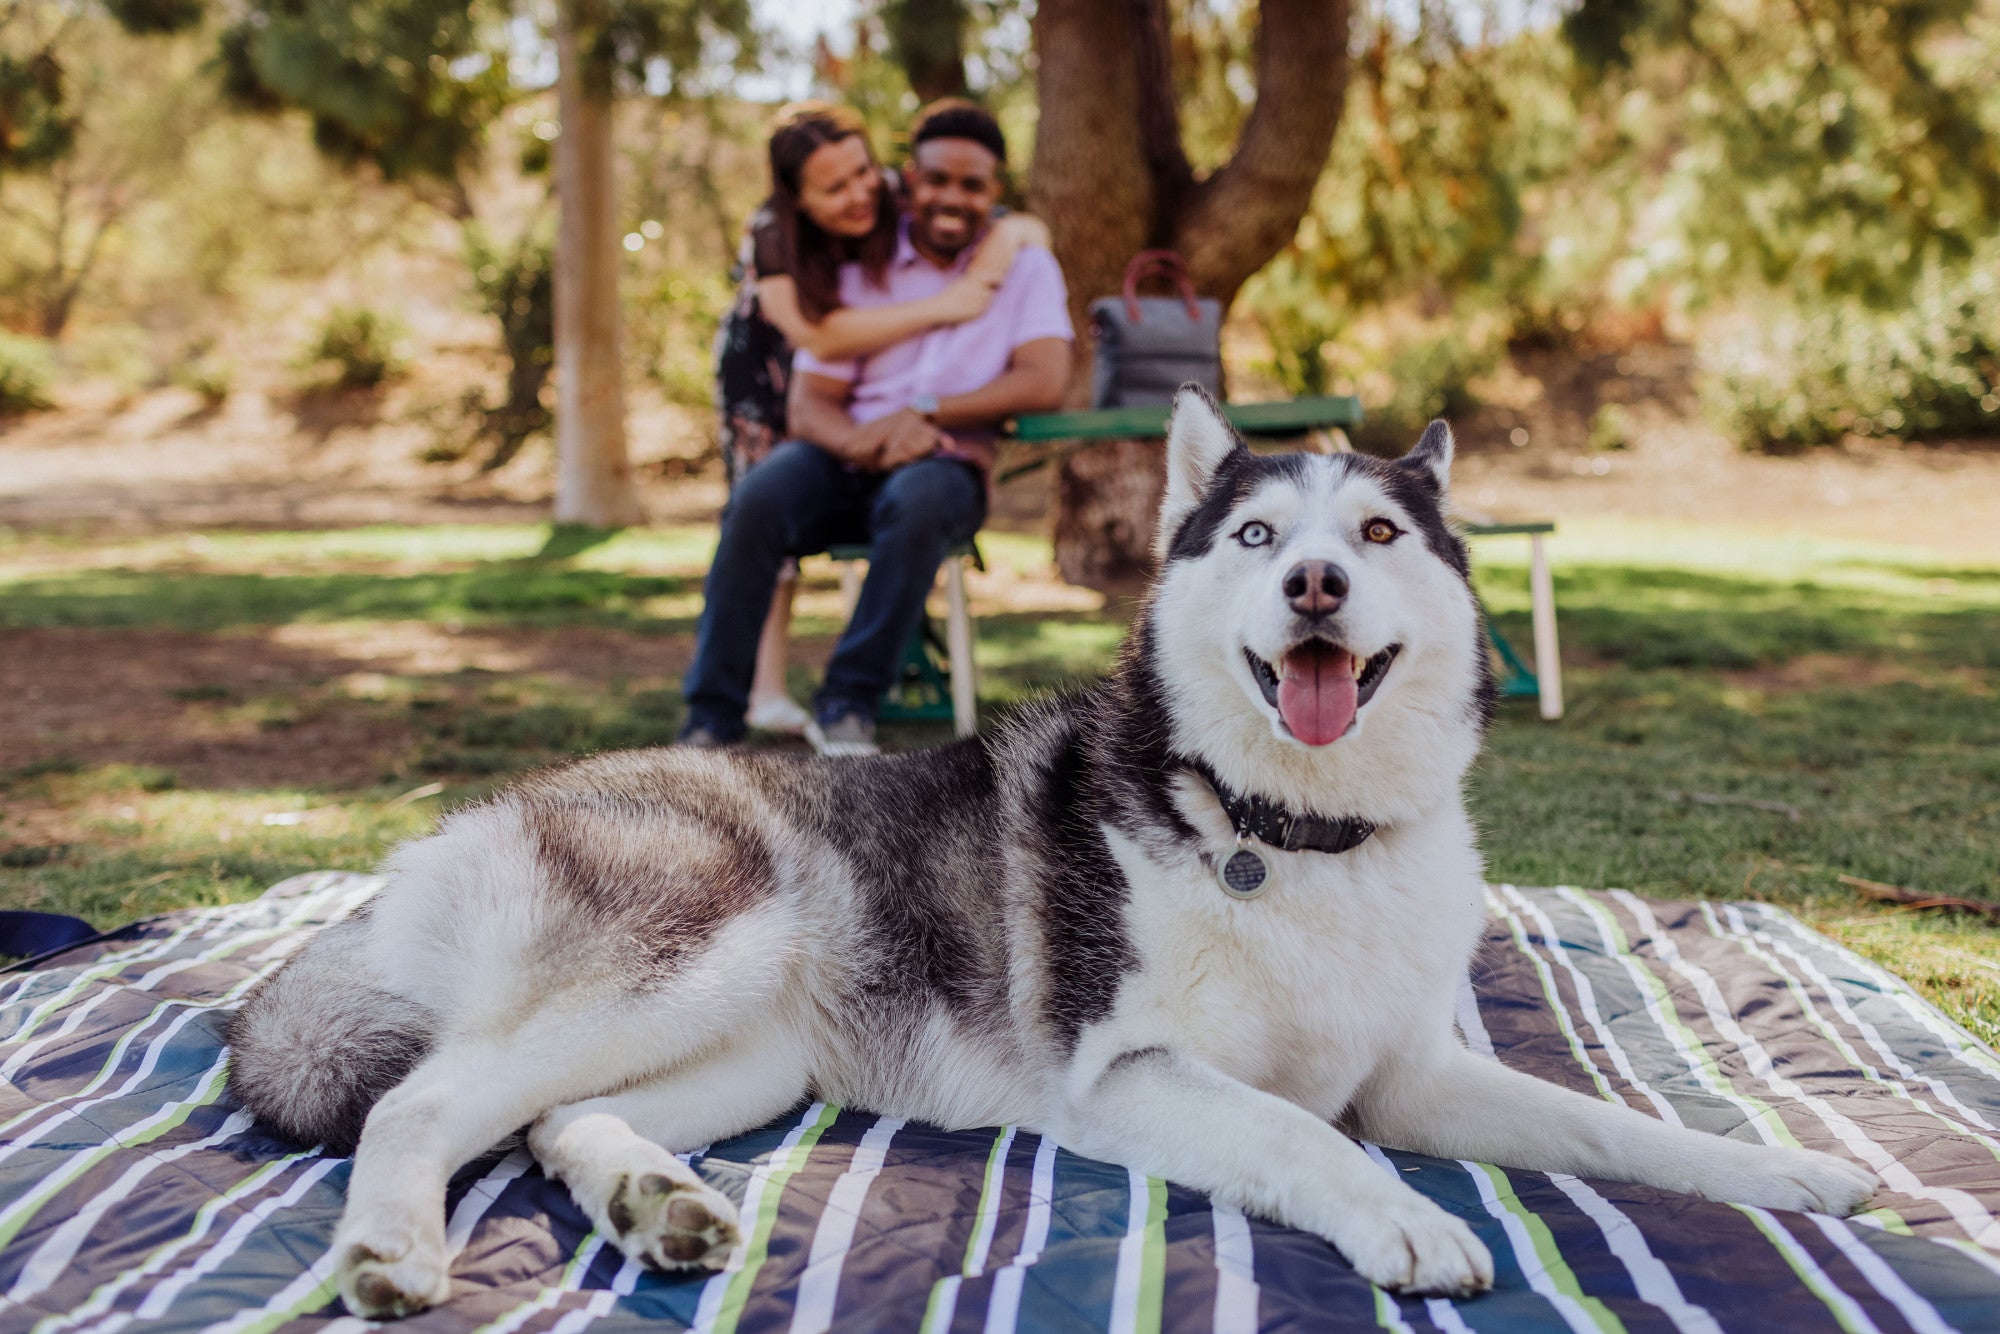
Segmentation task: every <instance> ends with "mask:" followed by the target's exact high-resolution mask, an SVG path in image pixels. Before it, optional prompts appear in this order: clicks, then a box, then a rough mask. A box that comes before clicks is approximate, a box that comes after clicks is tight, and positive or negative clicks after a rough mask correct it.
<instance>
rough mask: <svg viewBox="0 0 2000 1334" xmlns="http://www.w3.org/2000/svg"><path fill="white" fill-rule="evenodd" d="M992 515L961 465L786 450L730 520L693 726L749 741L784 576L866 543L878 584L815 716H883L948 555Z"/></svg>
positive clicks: (710, 587) (744, 492)
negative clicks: (786, 569) (755, 692)
mask: <svg viewBox="0 0 2000 1334" xmlns="http://www.w3.org/2000/svg"><path fill="white" fill-rule="evenodd" d="M985 518H986V487H985V484H984V482H983V481H982V480H981V478H980V476H979V472H978V470H977V469H976V468H974V467H972V465H970V464H968V463H963V462H960V461H959V460H957V459H919V460H917V462H915V463H910V464H905V465H904V466H903V467H901V468H898V469H896V470H895V471H894V472H890V473H879V472H862V471H860V470H858V469H855V468H850V467H848V466H847V465H846V464H844V463H842V462H841V461H840V460H838V459H836V458H834V457H833V455H831V454H828V453H827V452H826V451H825V450H823V449H820V448H819V447H818V446H816V445H809V444H807V443H805V442H804V441H803V440H788V441H786V442H785V443H784V444H782V445H779V446H778V447H777V448H776V449H774V450H772V451H771V454H770V456H769V457H768V458H766V459H765V460H764V461H763V462H762V463H759V464H758V465H757V466H756V467H754V468H752V469H751V470H750V471H749V472H748V473H746V474H745V475H744V477H743V480H742V481H741V482H739V483H738V484H737V486H736V492H735V494H734V495H733V496H732V497H731V498H730V501H729V508H728V510H727V511H726V512H725V513H724V514H723V518H722V541H721V544H720V545H718V546H717V547H716V551H715V563H714V564H712V565H710V566H709V568H708V581H707V583H706V584H704V585H703V587H702V598H703V602H702V609H701V625H700V628H699V630H698V632H697V640H696V643H695V651H694V665H693V666H691V667H690V668H689V669H688V674H687V681H686V683H685V687H684V688H685V690H686V692H687V702H688V726H689V727H705V728H707V729H708V730H709V731H711V732H713V733H714V734H715V735H716V736H717V737H718V738H720V739H722V740H724V741H733V740H735V739H736V738H738V737H740V736H742V735H743V730H744V728H743V711H744V709H745V708H746V707H747V706H748V704H749V701H750V678H751V675H752V674H753V672H754V671H755V670H756V665H757V640H758V637H759V635H760V634H761V633H762V631H763V628H764V617H765V615H766V614H767V613H768V612H769V611H770V607H771V593H772V590H773V589H775V588H776V587H777V583H778V571H779V569H780V568H781V567H782V566H783V565H784V563H785V561H786V560H787V559H788V558H790V557H795V556H806V555H811V554H812V553H813V552H816V551H825V550H826V549H827V548H828V547H830V546H834V545H837V544H841V543H863V542H865V543H867V545H868V578H867V580H866V581H865V582H863V584H862V585H861V600H860V601H859V602H858V603H856V604H855V608H854V619H853V620H851V621H849V622H848V625H847V630H846V632H845V633H843V634H842V635H841V637H840V643H839V644H838V645H837V646H836V647H835V648H834V651H833V658H832V659H831V660H830V661H829V662H828V663H827V665H826V681H825V683H824V684H822V685H821V686H820V689H819V693H818V694H817V695H815V696H814V697H813V704H814V710H813V711H814V712H815V713H816V714H817V715H818V717H819V719H820V721H821V722H823V723H830V722H832V721H834V720H835V719H837V718H840V717H843V716H845V715H847V714H850V713H858V714H860V715H861V716H863V717H865V718H873V717H874V716H875V709H876V705H877V703H878V702H879V701H880V699H881V697H882V692H883V691H884V690H886V689H888V688H889V684H890V682H891V681H893V680H894V679H895V674H896V669H897V666H898V665H899V663H900V662H901V660H902V656H903V646H904V645H905V644H907V643H908V642H909V639H910V634H911V632H912V631H914V630H915V629H916V626H917V622H918V620H919V619H920V618H921V617H922V616H923V613H924V599H925V597H927V596H928V595H929V593H930V589H931V584H932V582H933V581H935V580H936V578H937V572H938V566H939V565H940V564H942V563H943V562H944V558H945V553H946V552H948V551H950V550H951V548H952V547H953V546H955V545H957V544H958V543H960V542H964V541H967V540H969V539H970V538H971V537H972V535H973V534H974V533H976V532H978V531H979V525H980V524H981V523H982V522H984V521H985Z"/></svg>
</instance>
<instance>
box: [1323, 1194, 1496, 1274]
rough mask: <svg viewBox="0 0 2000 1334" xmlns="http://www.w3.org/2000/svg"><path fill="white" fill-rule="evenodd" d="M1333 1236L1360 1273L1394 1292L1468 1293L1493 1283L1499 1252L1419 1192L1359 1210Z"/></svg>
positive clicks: (1342, 1252) (1336, 1244)
mask: <svg viewBox="0 0 2000 1334" xmlns="http://www.w3.org/2000/svg"><path fill="white" fill-rule="evenodd" d="M1339 1233H1340V1235H1338V1236H1336V1237H1334V1238H1332V1241H1333V1244H1334V1245H1335V1246H1337V1247H1339V1248H1340V1253H1341V1254H1342V1255H1345V1256H1346V1257H1347V1262H1348V1263H1349V1264H1351V1265H1353V1266H1354V1271H1355V1272H1356V1273H1358V1274H1360V1275H1361V1276H1362V1277H1363V1278H1365V1279H1367V1280H1368V1281H1369V1282H1371V1283H1375V1284H1379V1285H1380V1286H1382V1287H1385V1288H1388V1289H1390V1290H1391V1291H1394V1292H1407V1293H1410V1294H1412V1295H1420V1296H1426V1297H1468V1296H1471V1295H1472V1294H1473V1293H1475V1292H1484V1291H1486V1289H1488V1288H1490V1287H1492V1286H1493V1254H1492V1252H1490V1251H1488V1250H1487V1249H1486V1243H1485V1242H1483V1241H1481V1240H1480V1239H1479V1238H1478V1237H1476V1236H1474V1235H1473V1232H1472V1229H1471V1228H1469V1227H1467V1226H1466V1225H1465V1224H1464V1223H1462V1222H1460V1221H1459V1220H1458V1219H1456V1218H1453V1217H1452V1216H1451V1215H1450V1214H1448V1213H1446V1212H1445V1211H1444V1210H1442V1209H1440V1208H1438V1206H1436V1205H1435V1204H1432V1203H1431V1202H1430V1201H1429V1200H1427V1199H1425V1198H1424V1197H1423V1196H1421V1195H1418V1194H1416V1193H1415V1192H1414V1191H1405V1192H1403V1193H1402V1194H1401V1195H1400V1196H1398V1197H1393V1198H1391V1199H1388V1200H1386V1201H1382V1202H1380V1203H1374V1204H1371V1205H1369V1206H1365V1207H1363V1208H1361V1209H1357V1210H1356V1211H1355V1213H1354V1215H1353V1216H1352V1221H1351V1222H1349V1223H1348V1224H1347V1225H1345V1226H1343V1227H1341V1228H1340V1229H1339Z"/></svg>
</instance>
